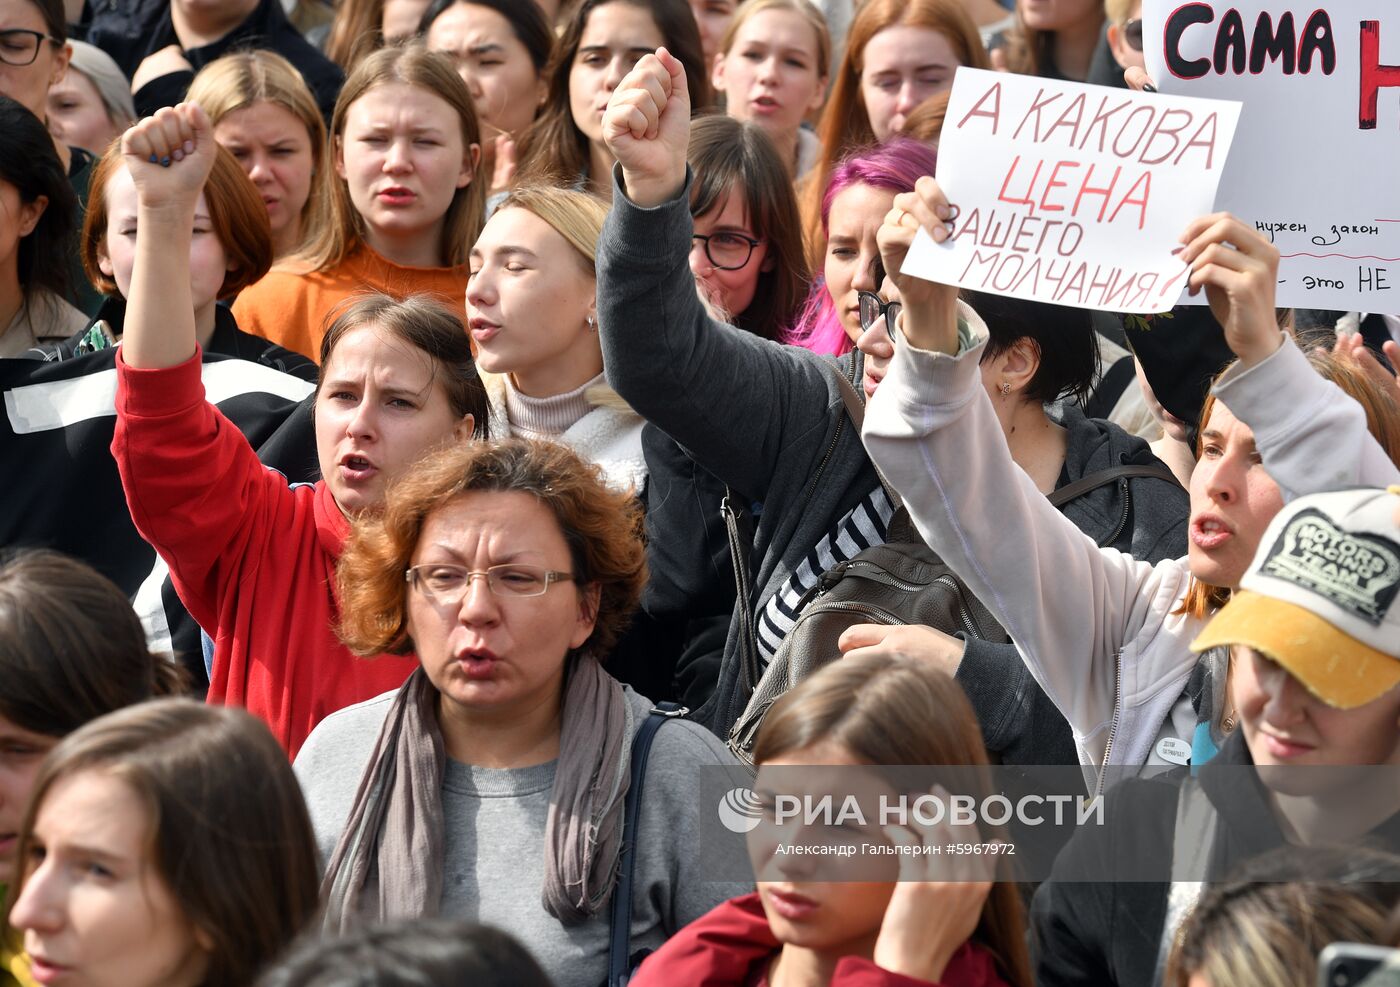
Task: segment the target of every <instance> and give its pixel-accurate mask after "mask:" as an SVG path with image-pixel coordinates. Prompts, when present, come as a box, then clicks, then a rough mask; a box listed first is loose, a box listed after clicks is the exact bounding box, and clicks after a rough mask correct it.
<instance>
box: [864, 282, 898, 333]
mask: <svg viewBox="0 0 1400 987" xmlns="http://www.w3.org/2000/svg"><path fill="white" fill-rule="evenodd" d="M856 297H857V299H858V300H859V302H860V328H861V331H862V332H865V331H867V330H869V329H870V327H871V326H873V325H874V324H875V323H876V321H877V320H879V319H884V320H885V332H887V333H889V337H890V341H891V342H893V341H894V320H895V319H896V318H898V316H899V310H900V309H902V308H903V307H904V306H903V305H901V304H900V303H899V302H887V301H885V300H884V299H882V298H881V297H880V296H879V295H877V294H875V292H873V291H862V292H861V293H860V294H859V295H857V296H856Z"/></svg>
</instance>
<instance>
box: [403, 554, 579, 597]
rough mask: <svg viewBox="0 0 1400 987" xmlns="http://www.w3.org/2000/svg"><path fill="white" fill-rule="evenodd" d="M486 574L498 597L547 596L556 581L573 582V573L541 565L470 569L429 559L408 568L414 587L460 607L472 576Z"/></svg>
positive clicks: (492, 589)
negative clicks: (429, 560)
mask: <svg viewBox="0 0 1400 987" xmlns="http://www.w3.org/2000/svg"><path fill="white" fill-rule="evenodd" d="M477 576H483V577H485V579H486V588H487V589H489V590H490V591H491V592H492V593H494V594H496V595H497V596H544V594H545V593H546V592H547V591H548V590H549V587H550V586H552V585H553V584H555V583H562V582H569V581H570V580H572V579H573V578H574V574H573V573H572V572H555V571H553V570H552V569H546V568H545V567H544V566H539V565H518V564H512V565H493V566H492V567H491V568H489V569H468V568H467V567H466V566H464V565H449V564H447V563H445V562H426V563H424V564H423V565H416V566H413V567H412V568H410V569H406V570H404V574H403V577H404V579H406V580H407V581H408V583H409V585H410V586H412V587H413V588H414V589H416V590H418V592H420V593H422V594H423V595H424V596H426V597H427V598H428V599H430V600H432V601H433V602H434V603H439V604H442V605H444V606H456V605H458V604H460V603H461V602H462V597H464V596H466V595H467V590H468V588H469V587H470V586H471V584H472V579H473V578H475V577H477Z"/></svg>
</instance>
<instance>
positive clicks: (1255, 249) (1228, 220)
mask: <svg viewBox="0 0 1400 987" xmlns="http://www.w3.org/2000/svg"><path fill="white" fill-rule="evenodd" d="M1181 242H1182V243H1184V244H1186V246H1185V247H1184V248H1183V249H1182V251H1181V259H1182V261H1184V262H1185V263H1187V264H1190V265H1191V278H1190V281H1189V286H1190V291H1191V294H1193V295H1194V294H1196V293H1197V292H1198V291H1200V290H1201V289H1202V288H1204V289H1205V290H1206V298H1207V300H1209V302H1210V310H1211V314H1212V315H1214V316H1215V321H1217V322H1219V323H1220V324H1221V326H1223V327H1224V329H1225V342H1226V343H1227V344H1229V347H1230V349H1231V351H1233V352H1234V354H1235V356H1237V357H1239V358H1240V362H1241V363H1242V364H1243V365H1244V366H1246V367H1250V366H1253V365H1254V364H1256V363H1258V362H1259V361H1260V360H1263V359H1264V358H1265V357H1267V356H1269V355H1270V354H1272V353H1273V352H1274V350H1276V349H1278V348H1279V344H1280V343H1282V342H1283V333H1282V332H1280V331H1279V327H1278V319H1277V318H1276V315H1275V312H1274V287H1275V285H1276V284H1277V282H1278V250H1277V248H1275V247H1274V245H1273V244H1271V243H1270V242H1269V241H1268V240H1267V239H1265V238H1264V237H1263V236H1262V235H1261V234H1259V233H1258V232H1256V231H1255V230H1253V229H1251V228H1250V227H1248V226H1246V225H1245V224H1244V223H1242V222H1240V221H1239V220H1238V219H1236V218H1235V217H1234V216H1231V215H1230V214H1229V213H1224V212H1222V213H1216V214H1214V215H1212V216H1201V217H1199V218H1198V219H1195V220H1193V221H1192V222H1191V223H1190V225H1188V226H1187V227H1186V232H1185V233H1184V234H1182V237H1181Z"/></svg>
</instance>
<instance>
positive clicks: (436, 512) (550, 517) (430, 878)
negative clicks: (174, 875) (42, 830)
mask: <svg viewBox="0 0 1400 987" xmlns="http://www.w3.org/2000/svg"><path fill="white" fill-rule="evenodd" d="M637 513H638V506H637V505H636V503H635V501H634V500H633V499H632V498H631V497H630V496H628V495H627V494H625V493H623V492H621V491H618V490H615V489H612V488H611V487H610V486H609V485H608V484H607V483H605V482H604V479H603V476H602V474H601V472H600V471H599V470H598V468H597V467H596V466H593V465H590V464H588V463H585V462H584V461H583V460H582V459H580V458H579V457H578V456H577V455H576V454H575V453H573V452H572V451H570V450H568V449H566V448H564V447H563V446H561V445H559V444H557V443H552V442H529V441H525V440H523V439H507V440H504V441H500V442H491V443H476V444H472V445H466V446H458V447H455V448H451V449H445V450H442V451H441V452H440V453H439V454H437V455H436V456H434V457H432V458H430V459H427V460H425V461H423V462H421V463H420V464H419V465H418V467H417V468H415V469H414V471H413V473H412V474H411V475H410V476H405V477H404V479H403V480H402V482H400V483H399V484H397V485H396V486H395V487H394V489H393V490H392V492H391V493H390V494H389V497H388V500H387V502H386V504H385V508H384V511H383V513H382V514H380V515H378V516H375V517H368V516H366V517H364V518H361V519H360V520H359V521H358V522H357V524H356V526H355V530H354V533H353V534H352V536H351V538H350V541H349V542H348V543H347V545H346V549H345V553H344V555H343V557H342V559H341V563H340V566H339V569H338V571H337V575H336V586H337V592H338V594H339V596H340V598H341V600H342V601H343V602H344V606H343V607H342V609H341V619H340V627H339V633H340V635H341V638H342V640H343V641H344V642H345V644H346V646H347V647H349V648H350V649H351V650H352V651H354V652H355V653H357V654H362V655H366V656H369V655H376V654H382V653H386V652H387V653H394V654H406V653H409V652H413V653H415V654H416V655H417V662H418V665H419V667H418V668H417V670H416V671H415V672H414V673H413V675H411V676H410V677H409V679H408V681H407V682H406V683H405V684H404V685H403V687H402V688H400V689H397V690H395V691H393V692H389V693H386V694H384V695H382V696H379V697H377V698H375V699H372V700H369V701H368V702H363V703H361V704H359V705H357V706H353V707H351V708H349V709H345V710H342V711H341V712H339V713H337V714H336V715H334V716H331V717H330V718H328V719H327V720H325V721H324V722H323V723H322V724H321V726H320V727H318V728H317V729H316V731H315V732H314V733H313V734H312V736H311V738H310V739H309V740H308V741H307V744H306V746H305V747H304V748H303V749H302V752H301V754H300V755H299V756H298V758H297V760H296V771H297V774H298V776H299V777H300V779H301V782H302V788H303V790H304V792H305V793H306V798H307V804H308V806H309V807H310V809H311V818H312V826H313V828H314V829H315V831H316V837H317V842H318V843H319V844H320V847H321V850H322V852H323V854H324V855H325V859H326V861H327V869H326V875H325V880H324V883H323V885H322V889H323V893H324V894H325V896H326V919H325V921H326V927H327V930H328V931H331V932H346V931H349V930H351V929H355V928H358V927H360V926H364V925H374V924H378V923H380V922H383V921H384V920H386V919H389V918H412V917H417V916H431V915H441V916H444V917H449V918H468V919H478V918H481V919H489V920H490V921H491V923H492V924H494V925H498V926H501V927H502V928H506V929H509V930H510V931H511V933H512V934H513V935H515V936H517V937H519V938H520V939H521V940H522V941H523V942H527V943H529V944H530V949H531V951H532V952H533V953H534V955H535V958H536V959H537V960H539V961H540V965H541V966H542V967H544V969H545V972H546V973H548V974H549V975H550V977H551V978H552V980H553V982H554V983H555V984H557V985H559V987H596V985H597V984H599V983H600V982H601V981H602V980H603V979H604V975H605V973H606V970H607V958H608V938H609V920H608V913H609V908H608V906H609V902H610V899H611V896H612V894H613V892H614V885H615V884H616V880H617V873H618V861H619V852H620V849H621V844H622V836H623V832H622V825H623V804H624V798H625V796H626V792H627V788H628V787H629V770H630V759H631V758H630V751H631V743H632V738H633V735H634V734H635V732H636V730H637V728H638V727H639V725H640V724H641V723H642V721H643V719H644V718H645V717H646V716H647V715H648V711H649V710H650V708H651V703H650V702H649V701H648V700H646V699H643V698H642V697H640V696H638V695H637V694H636V693H634V692H632V691H631V690H630V689H627V688H626V687H624V686H623V685H621V684H620V683H619V682H618V681H617V680H616V679H614V678H613V677H612V676H610V675H609V674H608V673H607V672H605V671H604V670H603V663H605V662H606V661H607V659H608V657H609V654H610V652H611V649H612V647H613V645H614V643H615V642H616V641H617V640H618V638H619V635H620V634H621V633H622V630H623V628H624V627H625V625H626V624H627V621H628V619H629V617H630V616H631V614H632V611H633V610H634V609H635V607H636V605H637V599H638V596H639V595H640V593H641V589H642V585H643V583H644V582H645V580H646V563H645V550H644V547H643V545H642V540H641V536H640V532H639V530H638V528H639V526H638V523H637V522H638V517H637ZM730 763H732V761H731V759H730V758H729V756H728V754H727V753H726V751H725V750H724V747H723V746H722V745H721V744H720V743H719V741H718V740H716V739H715V738H714V737H712V736H710V735H709V734H708V733H706V732H705V731H704V730H703V729H702V728H700V727H699V726H697V725H695V724H692V723H688V722H686V721H684V720H679V721H678V722H675V723H667V724H665V725H663V726H662V727H661V729H660V730H659V731H658V732H657V733H656V735H655V739H654V743H653V745H652V747H651V750H650V756H649V758H648V760H647V764H646V770H645V777H644V782H645V795H644V797H643V798H642V799H641V801H640V803H639V807H640V813H639V817H638V826H637V828H636V830H635V831H634V832H633V833H632V834H630V837H629V839H630V840H632V841H634V844H635V846H636V857H635V869H634V872H633V873H634V878H633V887H632V914H631V916H630V919H631V949H633V950H639V949H646V948H655V947H656V946H658V945H660V944H661V943H662V942H663V941H664V940H665V939H666V938H667V937H669V936H670V935H671V934H673V933H674V932H675V931H676V930H677V929H679V928H680V927H681V926H683V925H685V924H686V923H688V922H690V921H692V920H694V919H695V918H698V917H699V916H700V915H702V914H704V913H705V912H706V911H707V910H709V909H710V908H712V907H714V906H715V905H717V904H719V902H721V901H723V900H724V899H725V898H726V897H727V896H729V895H731V894H733V893H735V892H736V890H738V889H736V887H735V886H734V885H733V884H723V883H719V882H715V881H713V879H712V876H711V874H712V873H713V871H711V872H710V873H707V872H706V866H707V864H709V865H710V866H711V867H712V866H713V860H714V859H717V858H712V857H711V856H710V855H709V853H707V852H702V850H701V847H700V844H699V834H700V832H701V829H700V826H701V824H700V822H699V816H697V813H696V812H695V792H696V787H697V768H698V767H699V766H701V765H706V764H712V765H715V764H730ZM709 828H710V829H712V828H713V827H709ZM707 831H708V830H707ZM707 839H708V838H707ZM716 849H718V850H721V851H723V852H725V853H740V854H742V852H743V850H742V847H741V846H740V845H738V844H737V843H736V844H734V845H730V844H728V843H726V844H724V845H723V846H720V847H716Z"/></svg>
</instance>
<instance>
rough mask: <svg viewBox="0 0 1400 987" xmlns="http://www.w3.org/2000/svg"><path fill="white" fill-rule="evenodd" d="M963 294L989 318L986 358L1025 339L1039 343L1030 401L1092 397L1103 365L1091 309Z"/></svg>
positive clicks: (979, 311) (968, 292) (977, 310)
mask: <svg viewBox="0 0 1400 987" xmlns="http://www.w3.org/2000/svg"><path fill="white" fill-rule="evenodd" d="M963 297H964V299H965V300H966V301H967V303H968V304H969V305H971V306H972V308H973V310H974V311H976V313H977V314H978V315H980V316H981V317H982V319H983V321H985V322H986V323H987V332H988V334H989V336H990V338H989V339H988V340H987V348H986V349H985V350H983V352H982V359H983V361H986V360H991V359H994V358H995V357H998V356H1000V355H1001V354H1003V353H1005V352H1006V351H1007V350H1009V349H1010V348H1011V347H1012V345H1014V344H1015V343H1017V342H1019V341H1020V340H1022V339H1028V340H1030V341H1031V342H1032V343H1033V344H1034V345H1035V348H1036V350H1037V352H1038V354H1039V356H1040V366H1039V367H1037V368H1036V371H1035V376H1034V377H1032V378H1031V382H1030V384H1028V385H1027V386H1026V390H1025V392H1024V396H1025V399H1026V400H1028V401H1042V402H1046V401H1055V400H1058V399H1059V398H1062V397H1071V398H1074V399H1075V400H1076V401H1080V402H1082V401H1083V400H1084V398H1085V397H1087V396H1088V394H1089V391H1090V390H1091V389H1092V388H1093V386H1094V377H1095V375H1096V374H1097V373H1098V369H1099V340H1098V336H1097V335H1096V334H1095V332H1094V321H1093V317H1092V316H1091V315H1090V314H1089V311H1088V309H1082V308H1070V307H1069V306H1067V305H1051V304H1048V303H1046V302H1031V301H1026V300H1025V299H1023V298H1011V297H1008V296H1006V295H993V294H984V293H982V292H979V291H965V292H963Z"/></svg>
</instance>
